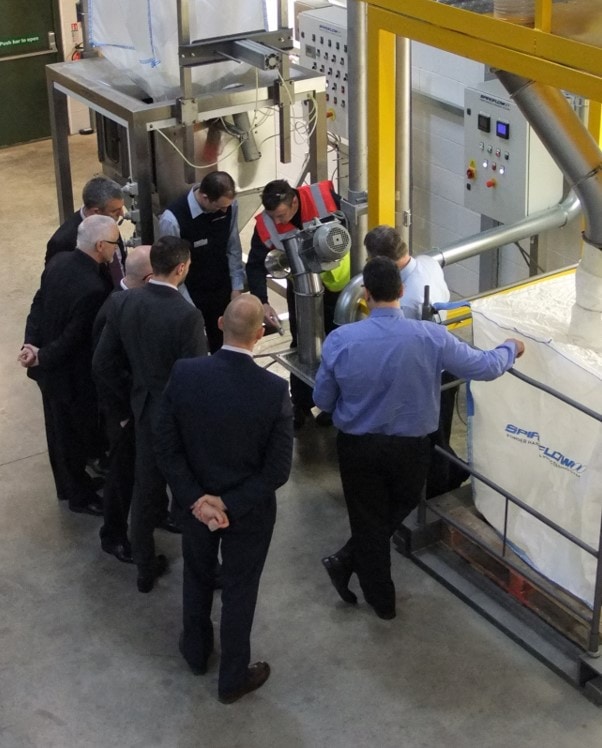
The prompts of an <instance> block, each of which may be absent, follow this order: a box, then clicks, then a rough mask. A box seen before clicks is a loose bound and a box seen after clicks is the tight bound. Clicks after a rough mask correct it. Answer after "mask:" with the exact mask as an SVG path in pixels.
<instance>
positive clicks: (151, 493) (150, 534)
mask: <svg viewBox="0 0 602 748" xmlns="http://www.w3.org/2000/svg"><path fill="white" fill-rule="evenodd" d="M157 409H158V404H154V403H149V404H148V405H147V406H145V408H144V410H143V411H142V414H141V415H140V418H139V419H138V420H137V421H136V424H135V433H136V437H135V438H136V459H135V468H134V491H133V495H132V509H131V541H132V554H133V557H134V562H135V563H136V565H137V566H138V568H139V569H140V570H141V571H143V572H144V571H149V570H150V569H151V568H152V565H153V563H154V558H155V540H154V530H155V527H156V526H157V525H158V524H159V523H160V522H161V520H162V519H163V518H164V517H165V516H166V513H167V494H166V483H165V478H164V477H163V474H162V473H161V471H160V470H159V467H158V466H157V460H156V458H155V449H154V423H155V420H156V411H157Z"/></svg>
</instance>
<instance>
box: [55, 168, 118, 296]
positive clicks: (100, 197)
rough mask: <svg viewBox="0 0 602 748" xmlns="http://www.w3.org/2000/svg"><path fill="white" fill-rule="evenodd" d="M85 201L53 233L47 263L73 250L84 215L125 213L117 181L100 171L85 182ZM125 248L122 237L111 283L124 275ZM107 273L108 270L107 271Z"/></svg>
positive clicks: (113, 217) (114, 218) (112, 267)
mask: <svg viewBox="0 0 602 748" xmlns="http://www.w3.org/2000/svg"><path fill="white" fill-rule="evenodd" d="M82 202H83V205H82V207H81V208H80V209H79V210H76V211H75V213H73V214H72V215H71V216H69V218H67V220H66V221H65V222H64V223H63V224H62V225H61V226H59V228H58V229H57V230H56V231H55V232H54V234H53V235H52V236H51V237H50V240H49V241H48V244H47V245H46V257H45V258H44V263H45V264H46V263H48V261H49V260H51V259H52V258H53V257H54V256H55V255H56V254H58V253H59V252H71V251H72V250H74V249H75V246H76V243H77V229H78V227H79V225H80V223H81V222H82V221H83V220H84V218H88V217H89V216H109V217H110V218H112V219H113V220H114V221H116V222H117V221H119V220H120V219H121V217H122V216H123V206H124V199H123V190H122V189H121V187H120V186H119V185H118V184H117V182H115V181H113V180H112V179H109V177H106V176H104V175H103V174H100V175H98V176H96V177H92V179H90V180H89V181H88V182H86V184H85V185H84V189H83V192H82ZM125 258H126V251H125V247H124V245H123V242H122V241H121V237H120V238H119V253H118V255H115V258H114V260H113V261H112V264H111V266H110V268H109V270H110V279H111V282H112V284H113V285H114V286H115V287H117V286H118V285H119V280H120V279H121V278H122V277H123V270H124V267H125ZM107 277H108V274H107Z"/></svg>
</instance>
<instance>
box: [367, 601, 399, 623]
mask: <svg viewBox="0 0 602 748" xmlns="http://www.w3.org/2000/svg"><path fill="white" fill-rule="evenodd" d="M372 607H373V608H374V612H375V613H376V615H377V616H378V617H379V618H382V619H383V621H390V620H392V619H393V618H395V616H396V615H397V613H396V612H395V608H392V609H391V610H388V609H386V610H384V609H381V608H375V607H374V605H373V606H372Z"/></svg>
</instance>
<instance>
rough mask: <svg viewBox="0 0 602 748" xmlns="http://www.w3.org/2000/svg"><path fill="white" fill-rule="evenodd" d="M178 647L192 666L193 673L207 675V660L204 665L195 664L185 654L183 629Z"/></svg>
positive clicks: (189, 665)
mask: <svg viewBox="0 0 602 748" xmlns="http://www.w3.org/2000/svg"><path fill="white" fill-rule="evenodd" d="M178 649H179V650H180V654H181V655H182V657H183V658H184V661H185V662H186V664H187V665H188V667H189V668H190V672H191V673H192V674H193V675H205V673H206V672H207V660H205V663H204V664H203V665H195V664H194V663H192V662H190V660H189V659H188V658H187V657H186V655H185V654H184V632H183V631H182V632H181V634H180V638H179V639H178ZM207 659H209V658H207Z"/></svg>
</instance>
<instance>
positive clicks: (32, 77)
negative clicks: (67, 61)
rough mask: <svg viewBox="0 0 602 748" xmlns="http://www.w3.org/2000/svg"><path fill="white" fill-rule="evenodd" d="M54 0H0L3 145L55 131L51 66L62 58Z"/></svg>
mask: <svg viewBox="0 0 602 748" xmlns="http://www.w3.org/2000/svg"><path fill="white" fill-rule="evenodd" d="M59 29H60V24H59V17H58V7H57V4H56V2H55V1H54V0H37V2H34V3H32V2H23V0H0V146H5V145H12V144H13V143H24V142H26V141H28V140H36V139H38V138H46V137H48V136H49V135H50V115H49V111H48V96H47V93H46V65H49V64H50V63H52V62H59V61H60V60H61V59H62V56H61V54H60V52H59V51H58V50H59V49H60V33H59Z"/></svg>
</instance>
